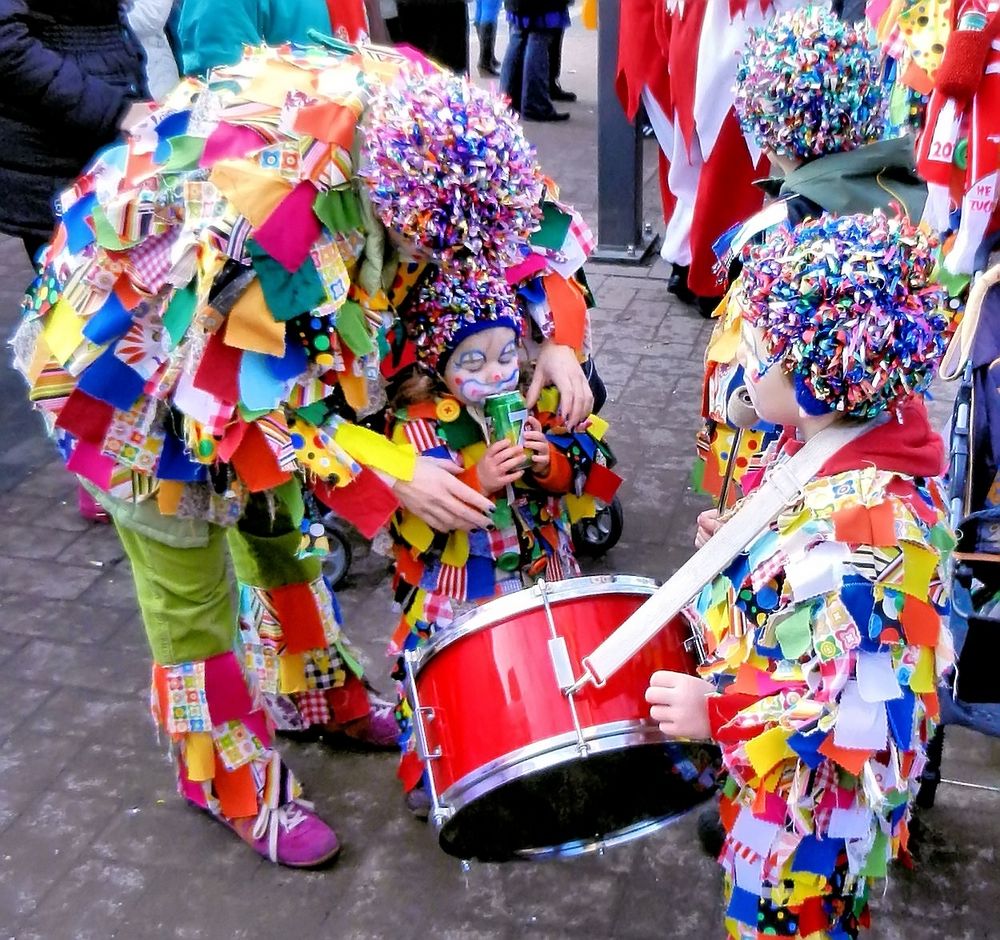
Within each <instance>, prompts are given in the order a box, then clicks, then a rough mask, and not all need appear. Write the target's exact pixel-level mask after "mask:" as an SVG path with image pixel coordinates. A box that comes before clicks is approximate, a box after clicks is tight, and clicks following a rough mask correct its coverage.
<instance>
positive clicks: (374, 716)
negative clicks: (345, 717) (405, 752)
mask: <svg viewBox="0 0 1000 940" xmlns="http://www.w3.org/2000/svg"><path fill="white" fill-rule="evenodd" d="M368 704H369V709H368V714H367V715H365V716H364V717H363V718H358V719H357V720H356V721H352V722H349V723H348V724H346V725H334V726H330V725H328V726H327V730H328V731H333V732H339V733H341V734H345V735H347V737H349V738H350V739H351V740H352V741H358V742H359V743H361V744H367V745H369V746H370V747H374V748H378V749H379V750H395V748H396V747H397V746H398V740H399V725H398V724H397V723H396V708H395V706H394V705H393V704H392V703H391V702H386V701H385V700H383V699H380V698H379V697H378V696H377V695H375V694H374V693H373V692H370V693H369V694H368Z"/></svg>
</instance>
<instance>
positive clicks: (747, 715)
mask: <svg viewBox="0 0 1000 940" xmlns="http://www.w3.org/2000/svg"><path fill="white" fill-rule="evenodd" d="M932 267H933V256H932V245H931V244H930V243H929V242H928V239H927V238H925V236H924V235H922V234H921V233H920V232H919V231H917V230H915V229H914V228H913V227H912V226H911V225H910V224H909V223H908V222H907V221H905V220H898V221H890V220H888V219H887V218H886V217H885V216H884V215H882V214H880V213H876V214H875V215H873V216H862V215H856V216H844V217H842V218H834V217H830V216H823V217H822V218H820V219H819V220H818V221H815V222H807V223H803V224H802V225H800V226H799V227H798V228H795V229H791V228H787V227H786V228H781V229H779V230H778V231H777V232H775V233H774V234H772V235H771V236H770V237H769V238H768V239H767V241H766V242H765V243H764V244H763V245H761V246H759V247H755V248H751V249H749V250H748V252H747V253H746V254H745V255H744V269H743V272H742V274H741V276H740V279H739V280H738V281H737V283H736V286H735V291H734V301H735V302H736V303H737V304H738V305H739V307H740V310H741V313H742V316H743V327H742V340H741V351H740V359H741V362H742V363H743V366H744V368H745V370H746V376H747V384H748V389H749V391H750V396H751V398H752V400H753V402H754V405H755V407H756V410H757V411H758V413H759V414H760V415H761V417H763V418H765V419H767V420H769V421H771V422H773V423H775V424H777V425H780V426H782V427H783V428H785V429H786V431H785V433H784V435H783V436H782V437H781V439H780V440H779V441H778V442H777V443H776V444H775V445H774V447H773V448H772V450H771V452H770V453H769V454H768V460H767V462H766V463H765V469H764V471H763V472H764V474H765V475H767V474H772V473H774V472H775V471H776V469H777V470H779V472H780V465H781V463H782V462H783V461H784V460H785V459H787V457H788V456H790V455H791V454H793V453H795V452H796V451H797V450H798V449H799V448H801V447H802V446H803V442H805V441H808V440H809V439H811V438H812V437H813V436H815V435H816V434H818V433H819V432H820V431H822V430H823V429H824V428H827V427H829V426H830V425H833V424H836V423H839V422H851V421H867V422H869V425H870V430H867V431H864V432H862V433H861V434H860V436H858V437H856V438H855V439H854V441H853V442H852V443H851V444H849V445H847V446H846V447H844V448H842V449H841V450H840V451H839V452H837V453H836V454H835V456H833V457H832V458H831V459H829V460H828V461H827V463H826V464H825V465H824V466H823V467H822V468H821V469H820V471H819V473H818V474H816V476H815V477H814V478H813V479H812V481H811V482H809V483H808V484H806V485H805V486H804V487H803V488H802V490H801V492H800V493H799V494H798V495H797V496H792V498H791V501H790V502H789V503H788V504H786V506H785V508H784V509H783V511H782V512H781V514H780V515H779V516H778V517H777V518H776V519H775V520H774V521H773V522H772V524H771V525H770V527H769V528H768V529H765V531H764V532H763V534H761V535H760V536H758V537H757V538H756V539H754V541H752V542H751V543H750V544H749V546H748V547H747V548H746V549H745V550H744V551H743V552H742V553H741V554H740V555H738V556H737V558H736V560H735V561H733V562H732V563H731V564H730V565H729V566H728V567H727V568H726V569H725V570H723V571H722V572H720V573H719V575H718V577H717V578H716V579H715V580H714V581H713V582H712V583H710V584H709V585H708V586H707V587H706V588H705V589H704V591H702V593H701V594H700V595H699V597H698V598H697V601H696V602H695V603H694V605H693V608H692V610H691V613H692V615H693V617H694V620H695V622H696V629H698V630H699V631H700V633H701V635H702V637H703V640H704V645H705V649H706V651H707V658H706V660H705V662H704V663H703V665H702V667H701V677H697V676H684V675H680V674H677V673H671V672H657V673H655V674H654V675H653V676H652V678H651V681H650V687H649V689H648V690H647V693H646V698H647V701H649V702H650V703H651V705H652V708H651V709H650V713H651V715H652V717H653V719H654V720H656V721H658V722H659V723H660V728H661V730H663V731H664V733H666V734H667V735H669V736H676V737H689V738H712V739H714V740H715V741H717V742H718V743H719V745H720V747H721V749H722V757H723V762H724V765H725V769H726V771H727V774H728V776H727V779H726V781H725V784H724V788H723V791H722V802H721V808H720V812H721V816H722V822H723V825H724V827H725V830H726V838H725V841H724V843H723V848H722V851H721V854H720V856H719V861H720V864H721V865H722V867H723V869H724V872H725V899H726V914H725V923H726V930H727V932H728V936H730V937H733V938H738V940H758V938H763V937H771V936H788V937H816V938H821V937H823V938H825V937H830V938H846V937H855V936H857V934H858V932H859V930H860V929H861V928H862V927H864V926H867V925H868V922H869V912H868V898H869V891H870V889H871V886H872V883H873V882H874V881H876V880H878V879H883V878H885V877H886V874H887V867H888V863H889V862H890V861H891V860H892V859H894V858H896V857H898V856H900V855H904V854H905V852H906V846H907V840H908V838H909V830H908V819H909V808H910V801H911V799H912V797H913V796H914V794H915V792H916V788H917V781H918V777H919V775H920V772H921V769H922V767H923V765H924V763H925V747H926V743H927V741H928V739H929V737H930V735H931V732H932V730H933V728H934V725H935V722H936V721H937V719H938V696H937V680H938V677H939V676H940V675H941V674H942V672H943V671H944V670H945V669H946V668H947V667H948V666H949V665H950V662H951V659H952V651H951V638H950V633H949V630H948V626H947V617H948V613H949V601H948V596H947V592H946V579H945V575H944V569H945V565H946V564H947V560H948V555H949V552H950V551H951V549H952V548H953V546H954V537H953V534H952V532H951V531H950V530H949V528H948V526H947V524H946V521H945V520H946V512H945V506H944V501H943V499H942V493H941V490H940V489H939V487H938V484H937V482H936V479H935V478H936V476H937V475H938V474H939V473H941V472H942V470H943V468H944V449H943V444H942V441H941V439H940V437H939V436H938V435H937V434H936V433H935V432H934V431H932V429H931V427H930V425H929V423H928V419H927V413H926V410H925V407H924V404H923V400H922V398H921V393H922V392H924V391H925V390H926V389H927V387H928V385H929V384H930V382H931V379H932V377H933V375H934V372H935V369H936V367H937V365H938V363H939V362H940V359H941V356H942V354H943V351H944V345H945V342H944V340H945V329H946V320H945V317H944V315H943V313H942V307H941V302H942V299H943V291H942V290H941V289H940V288H939V287H937V286H936V285H934V284H933V283H931V280H930V278H931V270H932ZM750 482H754V481H750Z"/></svg>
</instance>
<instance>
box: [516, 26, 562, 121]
mask: <svg viewBox="0 0 1000 940" xmlns="http://www.w3.org/2000/svg"><path fill="white" fill-rule="evenodd" d="M558 34H559V30H557V29H538V30H532V31H531V32H530V33H528V42H527V45H526V48H525V51H524V87H523V89H522V91H521V104H522V108H521V113H522V114H523V115H524V116H525V117H528V118H535V117H547V116H548V115H550V114H551V113H552V112H553V111H554V110H555V108H553V107H552V99H551V98H550V97H549V51H550V49H551V47H552V43H553V41H554V40H555V39H556V38H557V37H558Z"/></svg>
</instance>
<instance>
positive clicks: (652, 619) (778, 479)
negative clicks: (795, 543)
mask: <svg viewBox="0 0 1000 940" xmlns="http://www.w3.org/2000/svg"><path fill="white" fill-rule="evenodd" d="M882 420H885V418H883V419H882ZM879 423H881V421H880V420H876V421H867V422H860V421H859V422H853V421H849V422H840V423H838V424H837V425H835V426H833V427H830V428H827V429H826V430H824V431H821V432H820V433H819V434H817V435H816V436H815V437H814V438H812V439H811V440H810V441H808V442H807V443H806V444H805V445H804V446H803V447H802V449H801V450H799V452H798V453H797V454H795V455H794V456H793V457H791V458H790V459H789V460H786V461H784V462H783V463H780V464H777V465H776V466H775V467H774V468H773V469H772V471H771V472H770V473H768V474H767V475H766V477H765V482H764V484H763V485H762V486H760V487H759V488H758V489H757V490H755V491H754V492H753V493H752V494H751V495H750V496H749V497H748V498H747V500H746V502H745V503H744V505H743V506H742V507H741V508H740V509H739V511H738V512H736V513H735V515H733V516H732V518H730V519H729V521H728V522H727V523H726V524H725V525H724V526H723V527H722V528H721V529H719V531H718V532H716V534H715V535H714V536H712V538H711V539H709V540H708V542H706V543H705V545H703V546H702V547H701V548H700V549H699V550H698V551H697V552H695V553H694V555H692V556H691V557H690V558H689V559H688V560H687V561H686V562H685V563H684V564H683V565H681V567H680V568H678V569H677V571H676V573H675V574H674V576H673V577H672V578H670V580H669V581H667V582H666V584H664V585H663V586H662V587H660V588H659V590H657V591H656V593H655V594H653V595H652V596H651V597H650V598H649V600H647V601H646V603H644V604H643V605H642V607H640V608H639V609H638V610H637V611H636V612H635V613H634V614H632V616H631V617H629V618H628V620H626V621H625V622H624V623H623V624H622V625H621V626H620V627H619V628H618V629H617V630H615V632H614V633H612V634H611V635H610V636H609V637H608V638H607V639H606V640H605V641H604V642H603V643H601V645H600V646H598V647H597V649H595V650H594V652H592V653H591V654H590V655H589V656H587V657H585V658H584V659H583V667H584V669H585V673H584V675H583V676H582V678H581V679H580V680H578V681H577V683H576V686H575V687H576V688H582V686H584V685H585V684H586V683H587V682H594V683H595V684H597V685H603V684H604V683H605V682H606V681H607V680H608V679H609V678H610V677H611V676H613V675H614V674H615V673H616V672H617V671H618V670H619V669H620V668H621V667H622V666H623V665H624V664H625V663H626V662H628V660H629V659H631V658H632V657H633V656H634V655H635V654H636V653H637V652H638V651H639V650H640V649H642V647H643V646H645V645H646V643H648V642H649V641H650V640H651V639H652V638H653V637H654V636H656V634H657V633H659V632H660V630H661V629H662V628H663V627H664V626H665V625H666V624H667V623H669V622H670V620H671V619H673V618H674V617H675V616H676V615H677V614H678V613H680V611H681V610H683V609H684V607H685V606H687V604H688V603H690V602H691V601H692V600H693V599H694V598H695V597H697V595H698V594H699V593H700V592H701V590H702V588H704V587H705V585H706V584H708V583H710V582H711V581H712V579H713V578H715V577H716V575H718V574H719V572H721V571H722V570H723V569H725V568H726V567H727V566H728V565H729V563H730V562H731V561H732V560H733V559H734V558H735V557H736V556H737V555H739V554H740V552H742V551H743V549H745V548H746V547H747V546H748V545H749V544H750V543H751V542H752V541H753V540H754V539H755V538H756V537H757V536H758V535H760V533H761V532H763V531H764V530H765V529H766V528H767V527H768V526H769V525H770V524H771V523H772V522H773V521H774V520H775V519H777V518H778V516H779V515H780V514H781V511H782V510H783V509H784V508H785V507H786V506H789V505H791V504H793V503H795V502H796V501H797V500H798V499H799V498H800V496H801V494H802V488H803V487H804V486H805V485H806V484H807V483H808V482H809V481H810V480H812V478H813V477H814V476H816V474H817V473H818V472H819V470H820V468H821V467H822V466H823V464H825V463H826V462H827V461H828V460H829V459H830V458H831V457H833V456H834V455H835V454H836V453H837V452H838V451H839V450H841V448H843V447H845V446H846V445H847V444H849V443H850V442H851V441H853V440H854V439H855V438H857V437H860V436H861V435H862V434H864V433H865V432H866V431H870V430H871V429H872V428H873V427H874V426H875V425H876V424H879Z"/></svg>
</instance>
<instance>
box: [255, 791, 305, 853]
mask: <svg viewBox="0 0 1000 940" xmlns="http://www.w3.org/2000/svg"><path fill="white" fill-rule="evenodd" d="M312 808H313V804H312V803H310V802H309V801H308V800H289V802H287V803H285V804H284V805H282V806H279V807H277V808H276V809H272V808H271V807H270V806H267V805H266V804H265V805H264V806H261V808H260V812H259V813H258V814H257V819H256V821H255V822H254V827H253V837H254V839H260V838H263V836H264V834H265V833H267V854H268V857H269V858H270V859H271V861H272V862H274V863H275V864H277V862H278V833H279V831H280V830H284V831H285V832H291V831H292V830H293V829H294V828H295V827H296V826H298V825H299V824H300V823H304V822H305V821H306V820H307V819H308V818H309V817H308V816H306V814H305V813H303V812H302V810H303V809H308V810H311V809H312Z"/></svg>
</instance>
